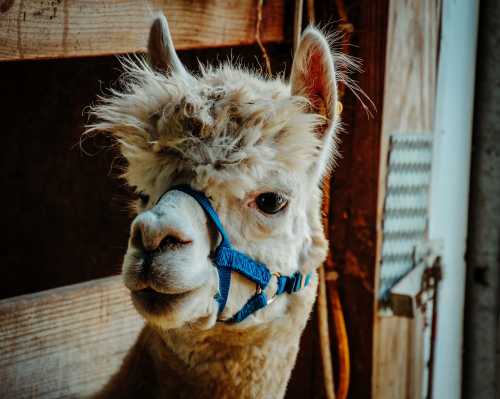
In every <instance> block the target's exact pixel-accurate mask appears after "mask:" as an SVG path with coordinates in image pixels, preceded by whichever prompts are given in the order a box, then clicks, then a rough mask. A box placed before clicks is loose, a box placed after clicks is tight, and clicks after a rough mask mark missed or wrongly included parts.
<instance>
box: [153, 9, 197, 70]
mask: <svg viewBox="0 0 500 399" xmlns="http://www.w3.org/2000/svg"><path fill="white" fill-rule="evenodd" d="M148 55H149V60H150V63H151V65H152V66H153V67H154V68H155V69H157V70H159V71H163V72H174V73H178V74H180V75H184V76H189V73H188V72H187V71H186V68H184V65H182V62H181V60H180V59H179V57H178V56H177V53H176V52H175V48H174V42H173V41H172V35H171V34H170V29H169V28H168V22H167V18H166V17H165V15H163V13H158V15H157V17H156V18H155V20H154V21H153V24H152V25H151V30H150V31H149V39H148Z"/></svg>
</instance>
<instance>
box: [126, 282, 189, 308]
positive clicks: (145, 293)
mask: <svg viewBox="0 0 500 399" xmlns="http://www.w3.org/2000/svg"><path fill="white" fill-rule="evenodd" d="M189 294H190V291H189V292H183V293H179V294H164V293H161V292H158V291H155V290H154V289H152V288H150V287H148V288H144V289H141V290H137V291H132V301H133V302H134V304H135V305H136V306H138V307H140V308H141V309H142V310H144V311H146V312H147V313H151V314H155V315H156V314H160V313H164V312H165V311H167V310H168V309H169V308H171V307H172V306H173V305H175V303H176V302H178V301H179V300H181V299H183V298H185V297H186V296H187V295H189Z"/></svg>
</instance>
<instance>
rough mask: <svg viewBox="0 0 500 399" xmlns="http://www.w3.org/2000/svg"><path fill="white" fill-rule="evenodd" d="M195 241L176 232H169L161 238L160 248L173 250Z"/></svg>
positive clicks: (161, 249)
mask: <svg viewBox="0 0 500 399" xmlns="http://www.w3.org/2000/svg"><path fill="white" fill-rule="evenodd" d="M192 242H193V241H192V240H189V239H187V238H185V237H181V236H179V235H175V234H167V235H166V236H165V237H164V238H163V240H161V242H160V245H159V246H158V250H160V251H165V250H173V249H177V248H180V247H182V246H185V245H189V244H191V243H192Z"/></svg>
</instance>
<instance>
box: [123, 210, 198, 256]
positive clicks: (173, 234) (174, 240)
mask: <svg viewBox="0 0 500 399" xmlns="http://www.w3.org/2000/svg"><path fill="white" fill-rule="evenodd" d="M131 242H132V245H133V246H135V247H136V248H137V249H140V250H142V251H144V252H163V251H168V250H175V249H180V248H181V247H184V246H187V245H190V244H192V242H193V240H192V239H191V237H190V236H188V235H187V234H186V233H185V232H183V231H182V230H181V229H179V228H176V227H174V226H172V225H169V224H168V223H161V220H159V219H158V218H157V217H155V216H154V215H153V216H152V215H141V216H139V217H138V218H137V219H136V220H135V222H134V224H133V226H132V232H131Z"/></svg>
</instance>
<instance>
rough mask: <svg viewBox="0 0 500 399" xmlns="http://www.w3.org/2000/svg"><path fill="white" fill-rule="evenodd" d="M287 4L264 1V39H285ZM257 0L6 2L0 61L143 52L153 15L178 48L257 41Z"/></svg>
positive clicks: (0, 11) (0, 4)
mask: <svg viewBox="0 0 500 399" xmlns="http://www.w3.org/2000/svg"><path fill="white" fill-rule="evenodd" d="M284 3H285V1H284V0H273V1H267V2H265V4H264V6H263V10H262V15H263V20H262V25H261V39H262V41H263V42H282V41H284V39H285V33H284V14H285V4H284ZM256 6H257V2H256V1H253V0H240V1H230V0H205V1H185V0H171V1H166V0H163V1H160V0H152V1H135V0H109V1H96V0H65V1H61V0H42V1H39V0H24V1H13V0H2V1H0V61H1V60H19V59H39V58H62V57H82V56H98V55H109V54H120V53H130V52H142V51H144V50H145V46H146V43H147V35H148V31H149V27H150V24H151V20H152V18H153V11H155V10H161V11H163V12H164V13H165V15H166V16H167V18H168V19H169V23H170V29H171V31H172V35H173V39H174V43H175V46H176V48H177V49H181V50H182V49H192V48H206V47H222V46H236V45H245V44H247V45H248V44H253V43H255V26H256V18H257V10H256Z"/></svg>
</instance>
